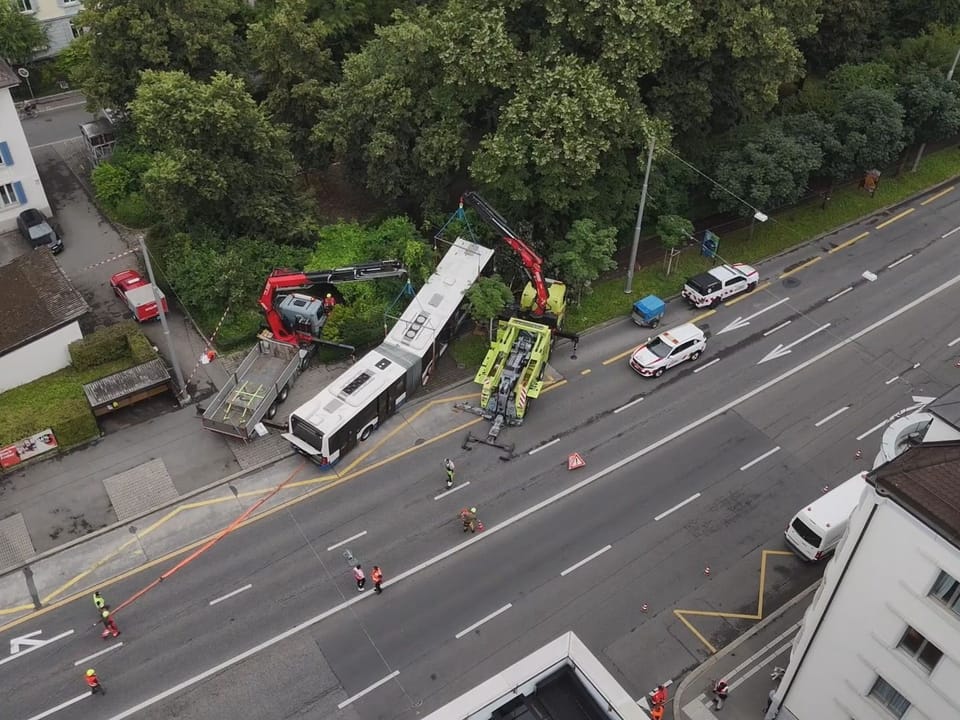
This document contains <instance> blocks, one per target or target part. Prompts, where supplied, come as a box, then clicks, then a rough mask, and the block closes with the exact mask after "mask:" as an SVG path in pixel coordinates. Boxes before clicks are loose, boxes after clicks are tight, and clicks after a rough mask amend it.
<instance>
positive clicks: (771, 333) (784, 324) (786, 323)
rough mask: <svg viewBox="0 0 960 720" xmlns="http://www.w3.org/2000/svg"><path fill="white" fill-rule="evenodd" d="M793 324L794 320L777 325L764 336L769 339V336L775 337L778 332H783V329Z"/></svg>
mask: <svg viewBox="0 0 960 720" xmlns="http://www.w3.org/2000/svg"><path fill="white" fill-rule="evenodd" d="M792 322H793V320H787V321H786V322H782V323H780V324H779V325H777V326H776V327H775V328H770V329H769V330H767V331H766V332H765V333H764V334H763V336H764V337H768V336H770V335H773V334H774V333H775V332H776V331H777V330H783V328H785V327H786V326H787V325H789V324H790V323H792Z"/></svg>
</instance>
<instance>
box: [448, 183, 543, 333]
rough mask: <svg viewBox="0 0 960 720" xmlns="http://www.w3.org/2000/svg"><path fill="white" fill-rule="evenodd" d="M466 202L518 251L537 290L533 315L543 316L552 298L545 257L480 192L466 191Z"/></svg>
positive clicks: (462, 199) (464, 196) (463, 200)
mask: <svg viewBox="0 0 960 720" xmlns="http://www.w3.org/2000/svg"><path fill="white" fill-rule="evenodd" d="M464 202H467V203H469V204H470V206H471V207H472V208H473V209H474V210H476V211H477V214H478V215H479V216H480V217H481V218H483V219H484V220H485V221H486V222H488V223H490V225H492V226H493V227H495V228H496V229H497V230H498V231H499V232H500V235H501V237H502V238H503V241H504V242H505V243H506V244H507V245H509V246H510V247H511V248H512V249H513V251H514V252H515V253H517V255H518V256H519V258H520V262H521V263H523V267H524V269H525V270H526V271H527V274H529V275H530V281H531V282H532V283H533V287H534V289H535V290H536V292H537V299H536V303H535V305H534V307H533V309H532V311H531V315H533V316H534V317H542V316H543V314H544V313H545V312H546V310H547V302H548V301H549V299H550V295H549V293H548V292H547V281H546V279H545V278H544V276H543V258H541V257H540V256H539V255H537V253H536V252H534V250H533V248H531V247H530V246H529V245H527V244H526V243H525V242H524V241H523V240H521V239H520V236H519V235H517V233H515V232H514V231H513V230H511V229H510V226H509V225H508V224H507V221H506V220H505V219H504V218H503V216H502V215H501V214H500V213H498V212H497V211H496V210H495V209H494V208H493V206H491V205H490V203H488V202H487V201H486V200H484V199H483V197H482V196H481V195H480V193H478V192H474V191H472V190H471V191H469V192H465V193H464V194H463V197H461V198H460V206H461V207H463V203H464Z"/></svg>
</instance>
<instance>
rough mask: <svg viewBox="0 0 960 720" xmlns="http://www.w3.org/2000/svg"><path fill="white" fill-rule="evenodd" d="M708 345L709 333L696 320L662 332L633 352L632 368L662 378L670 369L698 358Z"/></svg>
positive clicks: (646, 374)
mask: <svg viewBox="0 0 960 720" xmlns="http://www.w3.org/2000/svg"><path fill="white" fill-rule="evenodd" d="M706 346H707V336H706V335H705V334H704V332H703V330H701V329H700V328H698V327H697V326H696V325H694V324H693V323H684V324H683V325H680V326H678V327H675V328H673V329H672V330H667V331H666V332H662V333H660V334H659V335H657V337H655V338H653V339H652V340H648V341H647V342H646V343H645V344H643V345H641V346H640V347H638V348H637V349H636V350H634V351H633V355H631V356H630V367H632V368H633V369H634V370H636V371H637V372H638V373H640V374H641V375H643V376H644V377H660V376H661V375H663V373H664V371H665V370H667V369H668V368H672V367H673V366H674V365H678V364H680V363H682V362H684V361H685V360H696V359H697V358H699V357H700V356H701V355H702V354H703V350H704V348H706Z"/></svg>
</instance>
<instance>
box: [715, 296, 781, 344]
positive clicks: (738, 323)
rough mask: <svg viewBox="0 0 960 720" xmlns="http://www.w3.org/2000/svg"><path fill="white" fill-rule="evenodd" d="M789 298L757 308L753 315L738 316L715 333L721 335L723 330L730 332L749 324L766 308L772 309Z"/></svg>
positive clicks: (765, 310)
mask: <svg viewBox="0 0 960 720" xmlns="http://www.w3.org/2000/svg"><path fill="white" fill-rule="evenodd" d="M789 299H790V298H788V297H785V298H783V299H782V300H777V301H776V302H775V303H773V305H767V307H765V308H764V309H763V310H758V311H757V312H755V313H754V314H753V315H747V316H746V317H738V318H737V319H736V320H734V321H733V322H732V323H730V324H729V325H727V326H726V327H725V328H723V329H722V330H720V331H719V332H718V333H717V335H723V334H724V333H725V332H731V331H733V330H739V329H740V328H744V327H746V326H747V325H749V324H750V321H751V320H753V319H754V318H755V317H760V316H761V315H763V314H764V313H765V312H767V311H768V310H773V309H774V308H775V307H776V306H777V305H783V304H784V303H785V302H786V301H787V300H789Z"/></svg>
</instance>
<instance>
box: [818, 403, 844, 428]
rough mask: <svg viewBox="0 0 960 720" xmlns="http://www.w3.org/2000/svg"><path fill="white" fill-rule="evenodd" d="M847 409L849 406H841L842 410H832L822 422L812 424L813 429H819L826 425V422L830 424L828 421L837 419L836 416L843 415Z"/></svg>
mask: <svg viewBox="0 0 960 720" xmlns="http://www.w3.org/2000/svg"><path fill="white" fill-rule="evenodd" d="M849 409H850V406H849V405H844V406H843V407H842V408H840V409H839V410H834V411H833V412H832V413H830V414H829V415H827V416H826V417H825V418H823V419H822V420H819V421H818V422H815V423H814V424H813V426H814V427H820V426H821V425H826V424H827V423H828V422H830V421H831V420H833V419H834V418H835V417H837V415H843V413H845V412H846V411H847V410H849Z"/></svg>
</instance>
